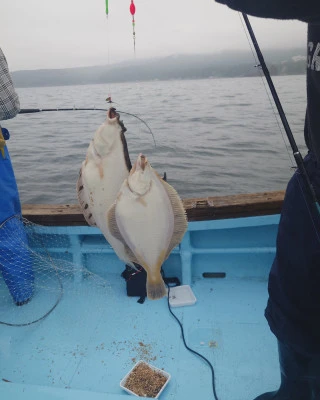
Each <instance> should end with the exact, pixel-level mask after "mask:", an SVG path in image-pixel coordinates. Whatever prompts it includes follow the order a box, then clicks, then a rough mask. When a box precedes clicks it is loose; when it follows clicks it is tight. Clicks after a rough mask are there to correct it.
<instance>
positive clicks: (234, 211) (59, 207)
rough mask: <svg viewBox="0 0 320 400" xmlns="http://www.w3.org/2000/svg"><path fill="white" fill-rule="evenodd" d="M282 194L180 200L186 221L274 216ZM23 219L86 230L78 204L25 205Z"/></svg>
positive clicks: (271, 193) (280, 192)
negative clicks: (81, 227)
mask: <svg viewBox="0 0 320 400" xmlns="http://www.w3.org/2000/svg"><path fill="white" fill-rule="evenodd" d="M284 193H285V192H284V191H272V192H259V193H244V194H236V195H227V196H212V197H202V198H189V199H182V202H183V205H184V208H185V210H186V214H187V218H188V221H189V222H191V221H206V220H219V219H229V218H240V217H251V216H261V215H273V214H279V213H280V212H281V207H282V203H283V199H284ZM22 215H23V217H24V218H26V219H27V220H29V221H31V222H33V223H36V224H40V225H45V226H83V225H84V226H87V225H88V224H87V222H86V221H85V219H84V216H83V213H82V211H81V208H80V206H79V205H77V204H24V205H22Z"/></svg>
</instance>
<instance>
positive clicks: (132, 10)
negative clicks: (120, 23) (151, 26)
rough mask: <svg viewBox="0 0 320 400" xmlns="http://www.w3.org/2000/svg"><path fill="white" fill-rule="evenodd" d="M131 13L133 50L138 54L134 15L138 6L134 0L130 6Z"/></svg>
mask: <svg viewBox="0 0 320 400" xmlns="http://www.w3.org/2000/svg"><path fill="white" fill-rule="evenodd" d="M130 13H131V15H132V31H133V48H134V52H136V32H135V26H136V21H135V20H134V14H135V13H136V6H135V4H134V2H133V0H131V4H130Z"/></svg>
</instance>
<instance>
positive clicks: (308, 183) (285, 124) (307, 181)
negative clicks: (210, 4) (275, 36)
mask: <svg viewBox="0 0 320 400" xmlns="http://www.w3.org/2000/svg"><path fill="white" fill-rule="evenodd" d="M242 17H243V19H244V22H245V24H246V27H247V29H248V32H249V35H250V38H251V40H252V43H253V46H254V48H255V51H256V53H257V56H258V60H259V63H260V65H259V66H260V67H261V68H262V71H263V73H264V76H265V78H266V80H267V83H268V85H269V89H270V91H271V94H272V97H273V100H274V102H275V104H276V107H277V109H278V112H279V116H280V118H281V121H282V124H283V127H284V129H285V131H286V134H287V137H288V140H289V143H290V146H291V148H292V152H293V156H294V158H295V161H296V164H297V167H298V168H299V170H300V171H301V173H302V177H303V179H304V182H305V185H306V187H307V188H308V191H309V194H310V196H311V199H312V202H313V205H314V206H315V208H316V210H317V212H318V213H319V214H320V206H319V203H318V199H317V196H316V193H315V191H314V188H313V186H312V183H311V181H310V179H309V176H308V173H307V171H306V168H305V166H304V163H303V158H302V156H301V153H300V151H299V149H298V146H297V144H296V141H295V139H294V136H293V134H292V131H291V128H290V126H289V123H288V121H287V118H286V115H285V113H284V111H283V108H282V105H281V102H280V99H279V97H278V94H277V91H276V89H275V87H274V84H273V82H272V79H271V76H270V73H269V70H268V68H267V65H266V63H265V61H264V58H263V55H262V52H261V50H260V47H259V44H258V42H257V39H256V37H255V34H254V32H253V29H252V26H251V23H250V21H249V18H248V16H247V15H246V14H244V13H242Z"/></svg>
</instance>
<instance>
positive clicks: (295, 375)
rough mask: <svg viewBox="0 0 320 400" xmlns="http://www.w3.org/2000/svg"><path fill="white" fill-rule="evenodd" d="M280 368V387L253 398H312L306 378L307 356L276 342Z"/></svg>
mask: <svg viewBox="0 0 320 400" xmlns="http://www.w3.org/2000/svg"><path fill="white" fill-rule="evenodd" d="M278 349H279V362H280V370H281V384H280V388H279V389H278V390H277V391H275V392H268V393H264V394H262V395H260V396H258V397H256V398H255V400H314V399H313V397H312V389H311V386H310V384H309V380H308V379H307V378H308V377H307V375H308V364H309V358H308V357H305V356H303V355H301V354H298V353H297V352H295V351H294V350H292V349H291V348H290V347H289V346H287V345H285V344H283V343H280V342H278Z"/></svg>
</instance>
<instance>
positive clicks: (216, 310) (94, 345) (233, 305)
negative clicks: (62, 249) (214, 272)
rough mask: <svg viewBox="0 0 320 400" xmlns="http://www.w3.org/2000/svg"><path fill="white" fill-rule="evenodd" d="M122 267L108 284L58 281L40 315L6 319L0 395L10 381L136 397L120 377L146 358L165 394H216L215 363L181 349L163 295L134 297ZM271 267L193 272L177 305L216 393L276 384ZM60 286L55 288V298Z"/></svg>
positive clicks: (44, 392) (243, 398) (56, 394)
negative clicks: (185, 302) (25, 321)
mask: <svg viewBox="0 0 320 400" xmlns="http://www.w3.org/2000/svg"><path fill="white" fill-rule="evenodd" d="M120 273H121V271H119V275H116V274H110V276H108V277H107V284H106V285H103V284H100V283H101V282H99V284H96V282H94V283H92V281H90V280H83V281H82V282H81V283H78V284H77V286H76V289H75V286H74V284H73V283H70V282H69V281H66V282H62V283H63V296H62V299H61V300H60V302H59V304H58V305H57V307H56V308H55V309H54V310H53V311H52V312H51V313H50V314H49V315H48V316H47V317H46V318H44V319H43V320H42V321H40V322H38V323H35V324H32V325H29V326H25V327H10V326H4V325H0V393H1V392H2V393H3V395H1V398H3V399H7V398H8V399H9V398H11V397H10V396H11V394H12V393H11V391H13V388H14V390H15V392H14V393H15V397H12V398H15V399H20V397H19V395H18V394H17V393H20V395H21V398H23V399H25V400H28V399H29V398H30V399H31V398H32V399H33V400H35V399H37V397H36V395H35V393H37V394H39V396H40V397H39V399H40V398H42V399H44V398H45V399H51V398H52V399H58V398H59V399H61V398H68V399H69V398H70V399H71V398H72V399H73V398H74V399H82V398H88V394H86V393H83V392H82V391H90V392H91V394H90V396H91V397H90V398H92V399H94V398H104V399H114V400H115V399H122V398H124V399H125V398H130V397H128V396H130V395H128V394H126V393H125V392H124V391H123V390H122V389H121V388H120V386H119V382H120V380H121V379H122V378H123V376H124V375H125V374H126V373H127V372H128V371H129V370H130V369H131V367H132V366H133V365H134V364H135V362H137V361H138V360H140V359H142V360H145V361H147V362H149V363H150V364H152V365H154V366H156V367H158V368H162V369H164V370H165V371H167V372H169V373H170V374H171V380H170V382H169V384H168V385H167V387H166V388H165V391H164V392H163V393H162V395H161V397H160V398H161V399H163V400H174V399H175V400H194V399H203V400H209V399H213V398H214V397H213V394H212V384H211V372H210V369H209V367H208V366H207V364H206V363H205V362H204V361H203V360H201V359H200V358H198V357H197V356H195V355H194V354H192V353H190V352H189V351H187V350H186V349H185V347H184V345H183V342H182V338H181V333H180V327H179V325H178V324H177V322H176V321H175V319H174V318H173V317H172V315H170V313H169V310H168V305H167V299H166V298H164V299H161V300H158V301H149V300H146V301H145V303H144V304H139V303H137V298H130V297H127V296H126V291H125V282H124V280H123V279H122V278H121V277H120ZM244 275H245V274H244ZM265 275H266V276H265V277H262V278H261V277H260V278H256V279H246V278H235V277H230V278H229V277H228V275H227V277H226V278H224V279H204V278H201V279H200V278H195V279H193V282H192V285H191V287H192V290H193V292H194V294H195V296H196V298H197V302H196V303H195V304H194V305H192V306H186V307H179V308H173V311H174V313H175V314H176V315H177V317H178V318H179V319H180V321H181V322H182V324H183V327H184V330H185V338H186V341H187V344H188V345H189V346H190V347H191V348H192V349H194V350H196V351H198V352H200V353H201V354H202V355H203V356H205V357H206V358H208V360H209V361H210V362H211V363H212V365H213V367H214V370H215V374H216V390H217V394H218V397H219V400H248V399H249V400H250V399H253V398H254V397H255V396H257V395H258V394H260V393H262V392H264V391H267V390H274V389H276V387H277V385H278V384H279V367H278V361H277V347H276V340H275V338H274V337H273V335H272V334H271V332H270V331H269V328H268V325H267V322H266V320H265V318H264V315H263V313H264V308H265V305H266V301H267V280H266V277H267V274H265ZM48 293H49V292H48ZM58 294H59V291H56V292H55V291H52V293H51V295H52V297H53V301H54V298H56V297H57V296H58ZM40 297H41V296H40V294H39V298H40ZM47 297H48V296H47ZM47 297H44V296H43V297H42V300H41V302H42V303H41V304H42V306H43V307H44V308H43V309H44V310H45V309H46V304H45V301H47V300H46V298H47ZM49 297H50V296H49ZM39 301H40V300H39V299H37V297H36V296H35V298H34V299H32V301H31V302H30V303H29V304H27V305H25V306H23V307H20V308H19V310H17V312H19V313H24V314H25V315H27V314H28V313H30V318H31V319H32V318H33V316H36V312H35V311H34V310H35V309H36V308H37V307H38V306H39ZM48 307H49V308H50V306H49V303H48ZM13 312H14V311H13ZM21 315H22V314H21ZM4 380H7V381H10V382H12V383H9V382H5V381H4ZM15 384H19V385H18V386H16V385H15ZM40 386H41V387H42V388H40ZM43 387H44V388H43ZM17 388H18V389H17ZM66 389H67V390H66ZM79 391H80V392H79ZM94 393H95V394H96V395H95V394H94ZM3 396H4V397H3ZM95 396H96V397H95Z"/></svg>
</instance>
